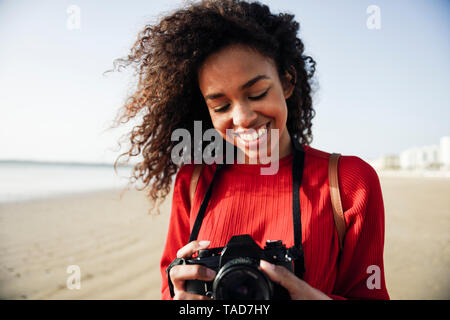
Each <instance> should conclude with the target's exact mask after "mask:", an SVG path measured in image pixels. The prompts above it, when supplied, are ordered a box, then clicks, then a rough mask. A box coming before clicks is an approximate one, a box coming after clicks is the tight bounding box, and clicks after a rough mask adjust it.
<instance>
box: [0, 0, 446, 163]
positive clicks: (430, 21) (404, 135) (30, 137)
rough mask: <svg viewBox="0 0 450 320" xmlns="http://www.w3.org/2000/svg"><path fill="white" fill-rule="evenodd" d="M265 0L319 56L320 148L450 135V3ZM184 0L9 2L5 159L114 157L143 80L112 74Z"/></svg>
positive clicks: (2, 49)
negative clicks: (129, 104)
mask: <svg viewBox="0 0 450 320" xmlns="http://www.w3.org/2000/svg"><path fill="white" fill-rule="evenodd" d="M261 2H263V3H265V4H268V5H269V7H270V8H271V10H272V11H273V12H274V13H278V12H289V13H291V14H294V15H295V18H296V20H297V21H298V22H299V23H300V31H299V34H298V36H299V37H300V38H301V39H302V40H303V42H304V44H305V51H306V54H308V55H310V56H312V57H313V58H314V60H315V61H316V62H317V72H316V78H315V81H316V83H317V90H316V91H315V93H314V96H313V103H314V108H315V110H316V117H315V118H314V119H313V128H312V130H313V137H314V140H313V142H312V144H311V146H312V147H313V148H317V149H320V150H323V151H326V152H339V153H341V154H344V155H355V156H358V157H360V158H362V159H364V160H366V161H369V160H372V159H374V158H377V157H380V156H382V155H386V154H393V153H399V152H401V151H403V150H405V149H408V148H411V147H415V146H427V145H438V144H439V139H440V137H442V136H448V135H450V121H449V120H450V106H449V101H450V84H449V75H450V62H449V53H450V50H449V49H450V43H449V39H450V37H449V31H450V1H445V0H442V1H439V0H396V1H389V0H383V1H382V0H371V1H365V0H352V1H350V0H340V1H333V0H319V1H307V0H291V1H287V0H283V1H282V0H274V1H270V0H264V1H261ZM183 3H184V1H181V0H177V1H175V0H173V1H145V0H142V1H137V0H130V1H105V0H101V1H87V0H71V1H61V0H52V1H50V0H49V1H45V0H39V1H33V0H22V1H15V0H0V41H1V42H0V43H1V45H0V160H1V159H20V160H41V161H80V162H113V161H114V160H115V159H116V157H117V156H118V155H119V149H118V145H117V141H118V139H119V137H120V136H121V135H122V134H124V133H126V130H127V129H129V127H123V128H119V129H108V128H109V127H110V126H111V124H112V121H113V120H114V118H115V116H116V114H117V111H118V110H119V108H120V107H121V106H122V105H123V103H124V101H125V100H126V98H127V97H128V95H130V94H131V93H132V89H133V83H134V82H133V81H134V78H133V77H132V75H131V73H130V72H126V71H125V72H120V73H119V72H114V73H108V74H106V75H104V74H103V73H104V71H106V70H108V69H111V68H112V66H113V60H114V59H116V58H120V57H124V56H126V55H127V53H128V52H129V49H130V48H131V46H132V44H133V43H134V41H135V40H136V36H137V33H138V32H139V31H140V30H141V29H142V28H143V27H144V26H145V25H146V24H149V23H155V22H156V21H157V20H158V19H159V17H161V16H162V15H164V14H167V13H168V12H170V11H172V10H174V9H176V8H178V7H179V6H180V5H182V4H183ZM370 6H372V7H370ZM373 6H375V9H376V10H377V11H373V9H371V8H373ZM368 8H369V10H368ZM374 27H376V28H374ZM122 151H125V150H124V149H122Z"/></svg>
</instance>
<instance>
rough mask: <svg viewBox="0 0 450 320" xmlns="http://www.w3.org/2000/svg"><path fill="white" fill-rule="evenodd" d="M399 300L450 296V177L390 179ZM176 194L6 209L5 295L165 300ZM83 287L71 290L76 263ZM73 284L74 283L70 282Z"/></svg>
mask: <svg viewBox="0 0 450 320" xmlns="http://www.w3.org/2000/svg"><path fill="white" fill-rule="evenodd" d="M380 180H381V184H382V189H383V196H384V201H385V208H386V243H385V272H386V281H387V287H388V291H389V293H390V295H391V298H392V299H449V298H450V277H449V270H450V268H449V267H450V241H449V240H450V238H449V233H448V231H449V226H450V209H449V208H450V179H439V178H404V177H400V178H399V177H383V176H381V179H380ZM170 200H171V195H169V196H168V198H167V201H166V202H165V203H164V204H163V206H162V207H161V214H160V215H158V216H152V215H149V214H148V213H147V211H148V209H149V208H150V203H149V202H148V201H147V199H145V196H144V194H143V193H142V192H138V191H128V192H127V193H125V195H124V196H123V198H120V192H119V191H104V192H96V193H87V194H79V195H72V196H66V197H59V198H54V199H45V200H37V201H29V202H23V203H16V204H2V205H0V298H2V299H159V298H160V281H161V280H160V272H159V259H160V256H161V252H162V249H163V245H164V242H165V237H166V232H167V227H168V217H169V213H170V206H171V204H170ZM71 265H76V266H78V267H79V270H80V275H81V282H80V289H68V287H67V280H68V278H69V277H70V276H71V275H72V274H70V273H67V268H68V266H71ZM69 284H70V283H69Z"/></svg>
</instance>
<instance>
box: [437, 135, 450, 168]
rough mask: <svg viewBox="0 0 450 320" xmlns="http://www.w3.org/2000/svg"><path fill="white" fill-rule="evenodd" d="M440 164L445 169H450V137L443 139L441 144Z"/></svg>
mask: <svg viewBox="0 0 450 320" xmlns="http://www.w3.org/2000/svg"><path fill="white" fill-rule="evenodd" d="M439 162H440V164H441V166H442V168H444V169H450V137H449V136H446V137H442V138H441V140H440V144H439Z"/></svg>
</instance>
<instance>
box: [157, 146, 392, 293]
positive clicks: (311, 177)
mask: <svg viewBox="0 0 450 320" xmlns="http://www.w3.org/2000/svg"><path fill="white" fill-rule="evenodd" d="M303 147H304V150H305V164H304V171H303V179H302V185H301V187H300V206H301V214H302V216H301V223H302V244H303V251H304V256H305V269H306V271H305V273H304V275H303V279H304V280H305V281H306V282H307V283H308V284H310V285H311V286H312V287H314V288H316V289H318V290H320V291H322V292H323V293H325V294H327V295H329V296H330V297H331V298H334V299H343V298H354V299H389V295H388V292H387V289H386V284H385V277H384V266H383V246H384V206H383V197H382V194H381V188H380V182H379V180H378V176H377V174H376V172H375V170H374V169H373V168H372V167H371V166H370V165H368V164H367V163H366V162H364V161H363V160H362V159H360V158H358V157H354V156H341V158H340V161H339V168H338V170H339V186H340V193H341V200H342V206H343V210H344V216H345V220H346V225H347V233H346V235H345V238H344V247H343V251H342V253H341V256H340V257H339V259H338V254H339V239H338V235H337V231H336V226H335V223H334V217H333V211H332V206H331V199H330V191H329V184H328V158H329V153H326V152H323V151H319V150H316V149H314V148H311V147H309V146H303ZM292 160H293V153H291V154H290V155H288V156H285V157H284V158H282V159H280V160H279V170H278V173H277V174H275V175H261V174H260V169H261V165H252V164H230V165H227V166H226V167H225V168H224V169H223V171H222V173H221V175H220V176H219V177H218V178H219V179H218V180H217V183H215V185H214V187H213V192H212V195H211V199H210V202H209V205H208V208H207V210H206V213H205V217H204V220H203V223H202V226H201V228H200V232H199V235H198V240H210V241H211V244H210V248H213V247H219V246H224V245H225V244H226V243H227V242H228V240H229V239H230V238H231V237H232V236H233V235H238V234H250V235H251V236H252V238H253V239H254V240H255V241H256V242H257V243H258V244H259V245H260V246H261V247H263V246H264V244H265V242H266V240H283V243H284V244H285V245H286V246H287V247H290V246H292V245H293V244H294V236H293V221H292ZM266 166H267V165H266ZM193 169H194V165H193V164H186V165H184V166H182V167H181V169H180V170H179V172H178V173H177V176H176V179H175V186H174V192H173V200H172V210H171V211H172V212H171V217H170V224H169V231H168V235H167V240H166V245H165V248H164V252H163V255H162V258H161V276H162V288H161V292H162V298H163V299H170V294H169V289H168V283H167V276H166V272H165V269H166V268H167V267H168V265H169V264H170V263H171V262H172V261H173V260H174V259H175V258H176V252H177V251H178V249H180V248H181V247H183V246H184V245H186V244H187V243H188V239H189V235H190V231H191V229H192V227H193V225H194V221H195V218H196V215H197V212H198V210H199V208H200V205H201V202H202V200H203V196H204V194H205V193H206V190H207V188H208V186H209V183H210V181H211V180H212V177H213V174H214V172H215V164H213V165H205V166H204V168H203V170H202V174H201V176H200V178H199V181H198V186H197V190H196V193H195V197H194V201H193V204H192V206H191V205H190V203H189V202H190V201H189V188H190V182H191V177H192V173H193Z"/></svg>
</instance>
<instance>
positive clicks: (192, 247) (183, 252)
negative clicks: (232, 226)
mask: <svg viewBox="0 0 450 320" xmlns="http://www.w3.org/2000/svg"><path fill="white" fill-rule="evenodd" d="M209 244H210V241H205V240H202V241H191V242H189V243H188V244H187V245H185V246H184V247H183V248H181V249H180V250H178V252H177V258H188V257H190V256H192V255H193V254H194V253H195V252H197V251H198V250H201V249H206V248H208V246H209Z"/></svg>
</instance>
